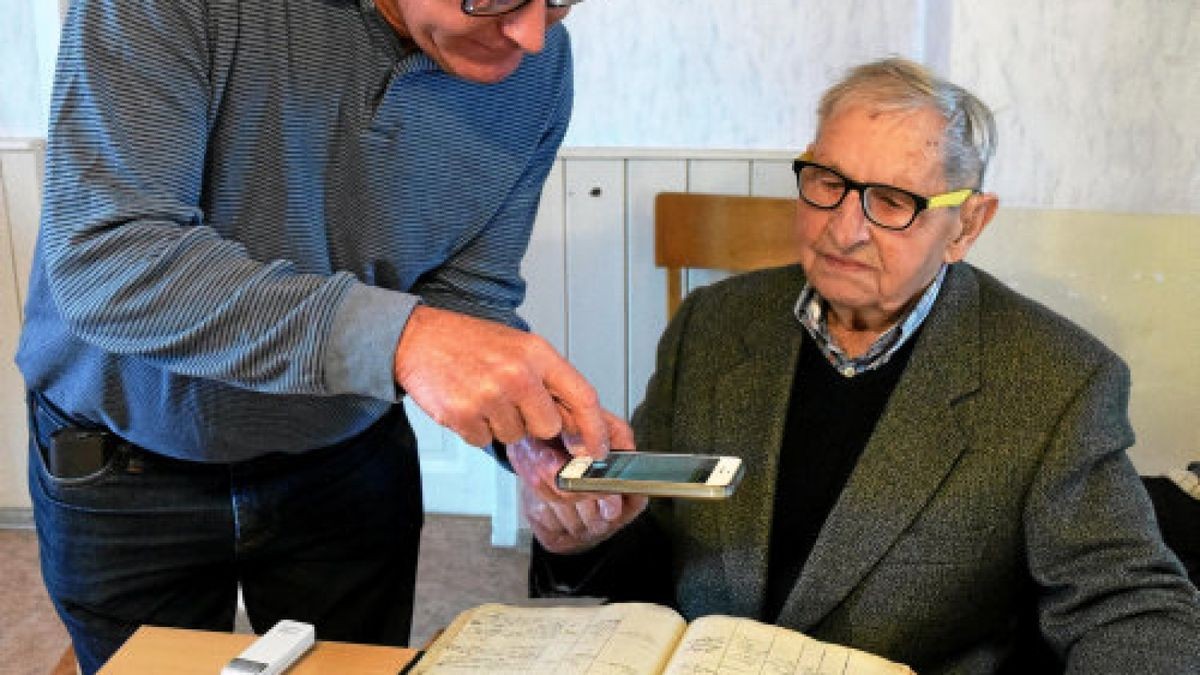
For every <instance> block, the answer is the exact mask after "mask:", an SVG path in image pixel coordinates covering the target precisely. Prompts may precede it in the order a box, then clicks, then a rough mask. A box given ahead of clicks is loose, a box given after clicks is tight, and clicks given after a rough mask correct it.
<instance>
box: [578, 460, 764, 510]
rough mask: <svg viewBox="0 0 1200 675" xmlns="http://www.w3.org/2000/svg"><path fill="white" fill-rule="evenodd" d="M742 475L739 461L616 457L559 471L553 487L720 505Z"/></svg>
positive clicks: (586, 462)
mask: <svg viewBox="0 0 1200 675" xmlns="http://www.w3.org/2000/svg"><path fill="white" fill-rule="evenodd" d="M743 472H744V469H743V467H742V460H741V458H740V457H725V456H719V455H682V454H673V453H661V452H622V451H614V452H610V453H608V457H606V458H604V459H593V458H591V457H575V458H573V459H572V460H571V461H569V462H567V463H566V465H564V466H563V468H562V469H560V470H559V472H558V479H557V481H556V483H557V484H558V487H559V489H562V490H568V491H576V492H621V493H630V494H641V495H647V496H650V497H682V498H685V499H724V498H726V497H728V496H730V495H732V494H733V491H734V489H735V488H737V485H738V483H739V482H741V480H742V473H743Z"/></svg>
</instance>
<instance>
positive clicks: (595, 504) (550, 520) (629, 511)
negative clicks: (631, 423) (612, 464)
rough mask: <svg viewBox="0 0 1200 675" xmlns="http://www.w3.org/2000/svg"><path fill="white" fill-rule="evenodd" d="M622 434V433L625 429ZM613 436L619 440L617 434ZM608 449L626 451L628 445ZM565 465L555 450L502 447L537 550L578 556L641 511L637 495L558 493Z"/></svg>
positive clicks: (532, 442)
mask: <svg viewBox="0 0 1200 675" xmlns="http://www.w3.org/2000/svg"><path fill="white" fill-rule="evenodd" d="M626 428H627V427H626ZM618 435H619V434H618ZM614 443H618V445H620V446H622V447H632V445H633V444H632V442H630V443H623V442H618V440H617V435H614ZM568 459H570V455H568V454H567V453H566V452H565V451H564V450H563V449H561V446H559V447H556V444H553V443H549V442H544V441H539V440H536V439H529V438H525V439H522V440H521V441H518V442H517V443H513V444H510V445H509V446H508V461H509V463H511V464H512V467H513V470H514V471H515V472H516V473H517V475H518V476H520V478H521V482H522V486H521V508H522V510H523V511H524V513H525V518H526V519H528V520H529V524H530V526H531V527H532V528H533V534H534V536H536V537H537V538H538V541H539V542H541V544H542V547H543V548H545V549H546V550H547V551H550V552H551V553H578V552H580V551H585V550H587V549H589V548H591V547H593V546H595V545H597V544H599V543H600V542H602V541H604V540H605V539H608V538H609V537H611V536H612V535H613V534H615V533H616V532H617V531H619V530H620V529H621V528H623V527H625V526H626V525H628V524H629V523H630V522H631V521H632V520H633V519H634V518H637V517H638V515H640V514H641V513H642V511H644V510H645V509H646V504H647V503H648V501H649V500H648V499H647V498H646V497H644V496H642V495H616V494H613V495H598V494H591V493H578V492H563V491H561V490H559V489H558V488H557V487H555V480H554V479H555V476H556V475H557V474H558V470H559V469H560V468H562V466H563V464H565V463H566V462H567V460H568Z"/></svg>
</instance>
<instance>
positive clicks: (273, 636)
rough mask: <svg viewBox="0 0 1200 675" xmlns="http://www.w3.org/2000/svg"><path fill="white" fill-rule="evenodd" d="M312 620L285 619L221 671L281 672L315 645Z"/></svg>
mask: <svg viewBox="0 0 1200 675" xmlns="http://www.w3.org/2000/svg"><path fill="white" fill-rule="evenodd" d="M316 634H317V631H316V629H315V628H313V625H312V624H311V623H301V622H299V621H290V620H288V619H284V620H283V621H280V622H279V623H277V624H275V625H274V626H273V627H272V628H271V630H269V631H267V632H265V633H263V634H262V635H261V636H260V637H259V638H258V639H257V640H255V641H254V642H253V643H251V645H250V646H249V647H246V650H245V651H243V652H242V653H241V654H238V656H237V658H235V659H233V660H232V661H230V662H229V663H228V664H227V665H226V666H225V667H224V668H222V669H221V675H279V673H282V672H283V671H285V670H287V668H288V666H290V665H292V664H293V663H295V662H296V659H298V658H300V657H301V656H303V655H304V652H306V651H308V650H309V648H311V647H312V646H313V641H314V640H315V639H316Z"/></svg>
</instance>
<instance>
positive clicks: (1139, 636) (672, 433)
mask: <svg viewBox="0 0 1200 675" xmlns="http://www.w3.org/2000/svg"><path fill="white" fill-rule="evenodd" d="M803 285H804V276H803V272H802V271H801V270H800V268H799V267H797V266H791V267H784V268H778V269H773V270H767V271H763V272H756V273H751V274H747V275H742V276H738V277H734V278H733V279H730V280H727V281H725V282H722V283H719V284H716V285H714V286H711V287H708V288H704V289H700V290H698V291H696V292H694V293H692V294H691V295H690V296H689V297H688V300H687V301H686V302H685V303H684V305H683V306H682V308H681V309H680V311H679V313H678V315H677V316H676V317H675V318H674V320H673V321H672V322H671V324H670V326H669V327H668V329H667V331H666V333H665V334H664V336H663V338H662V340H661V343H660V346H659V353H658V367H657V370H656V372H655V374H654V376H653V377H652V378H651V380H650V383H649V386H648V389H647V394H646V399H645V401H644V403H643V404H642V405H641V406H640V407H639V409H638V411H637V412H636V413H635V416H634V427H635V430H636V432H637V439H638V446H639V448H641V449H645V450H650V449H653V450H670V451H673V452H688V453H712V454H730V455H737V456H740V457H742V458H743V460H744V462H745V464H746V477H745V480H744V481H743V483H742V485H741V486H740V487H739V488H738V490H737V492H736V494H735V495H734V496H733V497H732V498H731V499H729V500H727V501H723V502H688V501H682V500H679V501H665V500H664V501H656V502H655V504H654V505H653V506H652V508H651V510H650V511H648V512H647V514H645V515H644V516H643V517H642V518H639V519H638V520H637V521H635V522H634V523H633V524H632V525H631V526H630V527H628V528H626V530H624V531H622V532H621V533H619V535H618V536H617V537H616V538H614V539H613V540H610V541H609V542H607V543H606V544H605V545H604V546H603V547H602V551H601V552H600V553H599V554H596V553H593V556H592V557H593V558H594V559H597V560H601V563H600V568H599V569H596V570H590V571H588V572H587V573H586V574H584V575H579V574H576V576H582V577H583V578H584V579H585V581H586V583H583V584H582V585H581V586H580V587H578V588H575V589H573V590H575V591H576V592H583V593H588V594H597V593H599V594H603V595H607V596H610V597H613V598H616V599H648V600H655V601H663V602H668V603H670V604H673V605H674V606H676V607H678V608H679V609H680V611H681V612H682V613H683V614H684V616H685V617H686V618H688V619H689V620H690V619H692V618H694V617H697V616H701V615H705V614H732V615H739V616H748V617H754V618H759V619H763V620H775V621H776V623H778V624H780V625H783V626H786V627H789V628H794V629H796V630H799V631H803V632H805V633H807V634H809V635H812V636H814V637H817V638H819V639H823V640H828V641H833V642H837V643H841V644H847V645H852V646H855V647H859V648H862V649H865V650H868V651H871V652H875V653H878V654H881V655H884V656H887V657H889V658H893V659H896V660H899V661H903V662H905V663H908V664H909V665H911V666H913V667H914V668H916V669H917V671H918V672H921V673H992V672H1001V671H1003V670H1005V669H1011V668H1013V664H1014V663H1019V662H1020V659H1021V657H1022V654H1021V653H1020V652H1021V651H1022V650H1026V649H1028V646H1029V645H1030V644H1038V645H1044V646H1048V647H1049V648H1050V650H1052V651H1053V652H1054V654H1055V655H1056V657H1057V659H1058V660H1059V661H1060V663H1062V664H1065V666H1066V668H1067V670H1068V671H1069V672H1080V673H1084V672H1086V673H1133V672H1137V673H1200V601H1198V600H1197V593H1196V589H1195V588H1194V587H1193V586H1192V585H1191V584H1190V582H1188V581H1187V579H1186V577H1185V576H1184V575H1183V572H1182V568H1181V566H1180V564H1179V562H1178V560H1177V559H1176V558H1175V557H1174V556H1173V555H1172V554H1171V553H1170V552H1169V550H1168V549H1166V548H1165V546H1164V545H1163V543H1162V540H1161V537H1160V536H1159V535H1158V533H1157V528H1156V525H1155V521H1154V516H1153V511H1152V508H1151V505H1150V502H1149V500H1148V498H1147V496H1146V493H1145V490H1144V488H1143V487H1142V484H1141V482H1140V480H1139V478H1138V476H1137V474H1136V472H1135V471H1134V468H1133V466H1132V465H1131V463H1130V461H1129V459H1128V457H1127V455H1126V452H1125V451H1126V449H1127V448H1128V447H1129V446H1130V445H1131V444H1132V442H1133V432H1132V430H1131V428H1130V425H1129V422H1128V419H1127V413H1126V404H1127V399H1128V392H1129V375H1128V370H1127V368H1126V367H1125V365H1124V364H1123V363H1122V361H1121V360H1120V359H1119V358H1118V357H1117V356H1116V355H1115V354H1113V353H1112V352H1111V351H1110V350H1108V349H1107V348H1106V347H1105V346H1103V345H1102V344H1101V343H1100V342H1098V341H1097V340H1096V339H1094V338H1093V337H1091V336H1089V335H1088V334H1087V333H1085V332H1084V331H1083V330H1081V329H1080V328H1078V327H1076V326H1074V325H1072V324H1071V323H1069V322H1068V321H1067V320H1065V319H1063V318H1062V317H1060V316H1058V315H1056V314H1054V313H1053V312H1051V311H1050V310H1048V309H1046V308H1045V307H1042V306H1040V305H1038V304H1037V303H1035V302H1033V301H1031V300H1029V299H1027V298H1024V297H1022V296H1020V295H1018V294H1017V293H1015V292H1013V291H1012V290H1010V289H1008V288H1006V287H1005V286H1004V285H1002V284H1001V283H1000V282H999V281H997V280H996V279H994V278H993V277H991V276H989V275H987V274H985V273H983V272H982V271H980V270H978V269H975V268H973V267H971V266H970V265H968V264H965V263H959V264H956V265H953V266H951V268H950V269H949V270H948V272H947V277H946V280H945V284H944V286H943V288H942V290H941V293H940V295H939V298H938V300H937V302H936V304H935V306H934V309H933V310H932V312H931V313H930V315H929V316H928V318H927V319H926V322H925V324H924V327H923V329H922V330H921V332H920V333H919V335H918V337H917V343H916V344H915V345H914V351H913V354H912V356H911V358H910V360H909V363H908V366H907V368H906V369H905V372H904V373H903V374H902V376H901V379H900V381H899V383H898V384H897V386H896V388H895V390H894V392H893V394H892V397H891V399H890V400H889V402H888V404H887V406H886V408H885V410H884V412H883V415H882V417H881V418H880V420H879V422H878V424H877V425H876V427H875V429H874V432H873V434H872V435H871V437H870V440H869V441H868V443H867V445H866V447H865V448H864V450H863V453H862V456H861V458H860V460H859V462H858V464H857V465H856V467H855V469H854V471H853V473H852V474H851V476H850V479H849V481H848V482H847V484H846V486H845V489H844V490H843V492H842V494H841V495H840V497H839V499H838V501H837V503H836V504H835V506H834V508H833V510H832V511H831V513H830V514H829V517H828V519H827V521H826V522H825V525H824V527H823V529H822V530H821V533H820V535H819V537H818V539H817V542H816V544H815V546H814V548H813V550H812V553H811V555H810V558H809V559H808V561H807V563H806V564H805V566H804V568H803V570H802V572H801V575H800V577H799V579H798V581H797V583H796V584H795V586H794V587H793V589H792V591H791V593H790V595H789V597H788V600H787V601H786V602H785V604H784V607H783V609H782V612H781V613H780V615H779V616H778V617H777V618H776V617H764V616H762V615H761V613H762V607H763V602H764V598H765V589H766V576H767V570H766V565H767V560H768V543H769V541H770V536H771V517H772V510H773V505H774V500H775V491H776V490H786V489H788V487H787V486H786V485H778V484H777V483H776V481H775V477H776V475H777V465H778V462H779V455H780V451H781V443H782V439H783V433H784V427H785V419H786V416H787V412H788V405H789V397H790V392H791V389H792V384H793V379H794V377H795V371H796V363H797V356H798V354H799V350H800V345H801V331H802V330H803V329H802V328H801V327H800V325H799V323H798V322H797V320H796V318H795V316H794V314H793V311H792V309H793V305H794V303H795V301H796V298H797V297H798V295H799V293H800V290H801V288H802V287H803ZM847 412H848V414H853V411H847ZM798 450H801V449H797V448H789V451H798ZM564 558H570V556H550V555H548V554H544V552H543V553H540V554H536V555H535V565H534V567H533V568H532V576H531V583H533V584H534V586H535V588H536V586H537V585H538V583H543V585H544V586H546V587H550V586H552V585H553V584H552V583H551V582H549V581H547V580H546V579H543V580H542V582H539V581H538V579H537V578H536V577H537V576H538V575H539V574H542V573H543V572H547V571H551V570H552V569H553V566H554V564H556V563H555V560H556V559H558V561H559V562H561V561H562V560H561V559H564ZM547 561H548V562H547ZM568 562H570V561H568ZM574 562H575V563H578V561H574ZM550 576H551V577H552V576H553V574H552V573H551V574H550ZM588 585H591V586H592V588H588V587H587V586H588ZM664 589H665V590H664ZM559 590H562V589H561V588H560V589H559ZM1039 625H1040V628H1039ZM1039 633H1040V638H1039ZM1030 637H1032V638H1033V639H1032V640H1029V638H1030ZM1043 648H1044V647H1043Z"/></svg>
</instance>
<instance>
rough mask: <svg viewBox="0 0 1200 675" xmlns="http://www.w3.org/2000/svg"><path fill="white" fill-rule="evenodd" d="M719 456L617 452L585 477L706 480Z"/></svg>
mask: <svg viewBox="0 0 1200 675" xmlns="http://www.w3.org/2000/svg"><path fill="white" fill-rule="evenodd" d="M718 461H720V458H719V457H697V456H694V455H658V454H640V453H629V454H625V453H613V454H611V455H609V458H608V459H604V460H598V461H595V462H592V464H591V465H590V466H589V467H588V468H587V470H586V471H584V472H583V477H584V478H614V479H618V480H644V481H649V480H652V481H663V482H668V483H703V482H704V481H706V480H707V479H708V476H709V475H710V474H711V473H712V472H713V469H715V468H716V466H717V462H718Z"/></svg>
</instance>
